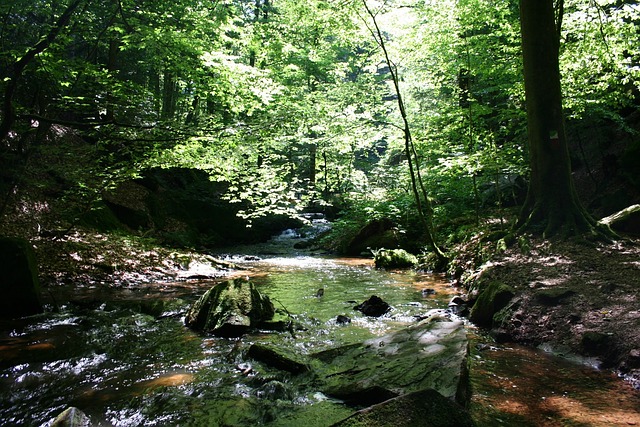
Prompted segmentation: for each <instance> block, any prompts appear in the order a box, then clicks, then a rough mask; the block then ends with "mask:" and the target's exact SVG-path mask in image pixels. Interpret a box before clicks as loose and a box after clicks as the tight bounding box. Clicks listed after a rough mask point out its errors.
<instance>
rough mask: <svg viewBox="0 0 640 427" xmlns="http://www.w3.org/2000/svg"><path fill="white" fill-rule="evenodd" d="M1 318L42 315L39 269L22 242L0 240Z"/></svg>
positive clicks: (24, 241)
mask: <svg viewBox="0 0 640 427" xmlns="http://www.w3.org/2000/svg"><path fill="white" fill-rule="evenodd" d="M0 263H1V264H2V266H3V269H2V272H1V274H2V278H1V279H0V293H1V294H2V298H0V317H1V318H15V317H22V316H29V315H32V314H37V313H42V303H41V300H40V280H39V278H38V266H37V263H36V259H35V254H34V252H33V248H32V247H31V244H30V243H29V242H28V241H26V240H24V239H17V238H9V237H2V238H0Z"/></svg>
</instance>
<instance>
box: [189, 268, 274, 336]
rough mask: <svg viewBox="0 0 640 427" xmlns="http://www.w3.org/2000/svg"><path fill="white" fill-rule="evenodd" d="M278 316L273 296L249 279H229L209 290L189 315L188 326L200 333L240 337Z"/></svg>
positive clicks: (195, 304) (191, 309) (191, 308)
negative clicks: (270, 298)
mask: <svg viewBox="0 0 640 427" xmlns="http://www.w3.org/2000/svg"><path fill="white" fill-rule="evenodd" d="M274 314H275V308H274V306H273V303H272V302H271V301H270V300H269V297H268V296H266V295H262V294H261V293H260V292H259V291H258V289H257V288H256V286H255V285H254V284H253V283H252V282H250V281H247V280H241V279H236V280H228V281H226V282H222V283H219V284H217V285H215V286H214V287H212V288H211V289H209V290H208V291H207V292H206V293H205V294H204V295H203V296H202V297H200V299H199V300H198V301H196V302H195V303H194V304H193V305H192V306H191V307H190V308H189V311H188V312H187V315H186V317H185V324H186V325H187V326H188V327H190V328H192V329H195V330H197V331H201V332H205V333H212V334H214V335H220V336H229V337H237V336H240V335H242V334H244V333H245V332H246V331H247V330H248V329H249V328H250V327H255V326H257V325H258V324H259V323H260V322H265V321H268V320H271V319H272V318H273V315H274Z"/></svg>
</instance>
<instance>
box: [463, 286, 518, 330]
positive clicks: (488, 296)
mask: <svg viewBox="0 0 640 427" xmlns="http://www.w3.org/2000/svg"><path fill="white" fill-rule="evenodd" d="M514 296H515V291H514V289H513V288H512V287H511V286H508V285H505V284H504V283H502V282H498V281H494V282H489V284H488V285H487V286H486V287H485V288H484V289H483V290H482V291H481V292H480V294H479V295H478V299H477V300H476V302H475V304H474V305H473V308H472V309H471V315H470V319H471V321H472V322H473V323H475V324H476V325H478V326H483V327H491V326H493V324H494V316H495V315H496V313H498V312H500V310H502V309H503V308H505V307H506V306H507V304H509V301H511V299H512V298H513V297H514Z"/></svg>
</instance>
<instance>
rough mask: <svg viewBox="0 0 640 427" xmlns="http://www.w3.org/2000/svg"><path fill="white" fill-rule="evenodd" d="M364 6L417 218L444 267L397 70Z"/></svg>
mask: <svg viewBox="0 0 640 427" xmlns="http://www.w3.org/2000/svg"><path fill="white" fill-rule="evenodd" d="M362 3H363V4H364V8H365V10H366V11H367V14H368V15H369V16H370V17H371V20H372V22H373V28H372V29H371V33H372V35H373V36H374V38H375V40H376V42H377V43H378V45H379V46H380V49H382V52H383V54H384V57H385V62H386V63H387V65H388V66H389V72H390V74H391V80H392V81H393V86H394V89H395V91H396V96H397V99H398V109H399V111H400V116H401V117H402V122H403V131H404V143H405V154H406V157H407V161H408V164H409V175H410V177H411V190H412V192H413V197H414V199H415V202H416V207H417V210H418V216H419V217H420V221H421V222H422V225H423V227H424V229H425V235H426V239H427V245H429V247H430V248H431V250H432V251H433V253H434V254H435V255H436V256H437V258H438V261H439V263H440V264H441V266H442V267H444V266H445V265H446V264H447V262H448V260H447V257H446V255H445V254H444V252H442V250H441V249H440V247H439V246H438V245H437V243H436V241H435V236H434V233H433V222H432V217H433V207H432V206H431V201H430V199H429V195H428V194H427V191H426V188H425V186H424V184H423V182H422V176H421V175H420V166H419V159H418V153H417V151H416V149H415V145H414V144H413V138H412V136H411V128H410V126H409V120H408V118H407V112H406V109H405V105H404V101H403V99H402V92H401V91H400V79H399V77H398V73H397V68H396V66H395V64H394V63H393V62H392V61H391V58H390V57H389V52H388V51H387V47H386V44H385V42H384V35H383V34H382V31H381V30H380V27H379V26H378V21H377V20H376V15H375V14H374V13H373V11H372V10H371V9H370V8H369V5H368V4H367V2H366V0H362Z"/></svg>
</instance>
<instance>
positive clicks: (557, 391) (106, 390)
mask: <svg viewBox="0 0 640 427" xmlns="http://www.w3.org/2000/svg"><path fill="white" fill-rule="evenodd" d="M288 237H295V236H288ZM293 241H295V239H293ZM282 248H283V242H282V239H280V240H278V239H276V240H275V241H274V242H272V243H270V244H269V245H262V246H252V247H245V248H236V249H234V251H232V252H230V253H228V254H227V257H228V259H229V260H231V261H233V262H235V263H237V265H238V266H239V267H240V268H241V269H242V271H240V272H238V273H237V274H238V275H242V276H245V275H246V276H249V277H251V279H252V280H253V281H254V282H255V283H256V284H257V285H259V289H260V290H261V291H262V292H263V293H264V294H266V295H268V296H269V297H270V298H271V299H272V301H273V302H274V304H275V306H276V308H277V309H279V312H280V316H281V317H283V318H293V319H294V320H295V322H296V323H297V324H298V325H300V328H298V330H296V331H295V333H294V334H291V333H288V332H281V333H267V332H264V331H256V332H255V333H252V334H249V335H247V336H245V337H243V338H241V339H224V338H216V337H207V336H202V335H199V334H197V333H195V332H193V331H191V330H189V329H187V328H186V327H184V326H183V315H184V312H185V311H186V309H187V308H188V307H189V305H190V304H191V303H192V302H194V301H195V300H196V299H197V298H198V297H199V296H200V295H202V294H203V293H204V292H205V291H206V290H208V289H209V288H210V287H211V286H212V285H213V284H214V283H215V282H214V281H192V282H189V281H184V282H176V283H158V284H153V285H148V284H145V285H140V286H137V287H130V288H122V287H120V288H113V289H111V288H109V289H105V288H104V287H102V288H97V287H95V288H86V287H83V288H78V287H73V286H71V287H69V288H64V289H63V288H60V289H51V293H52V295H53V296H54V297H55V299H56V302H57V303H58V304H59V305H60V309H59V310H57V311H55V312H53V311H52V312H48V313H45V314H43V315H39V316H33V317H29V318H25V319H21V320H16V321H12V322H4V323H0V425H3V426H9V425H16V426H18V425H25V426H39V425H48V424H50V423H51V421H52V420H53V418H54V417H55V416H56V415H57V414H58V413H60V412H61V411H63V410H64V409H65V408H67V407H68V406H76V407H78V408H80V409H81V410H82V411H84V412H85V413H86V414H88V415H89V416H90V417H91V419H92V421H93V422H94V424H95V425H102V426H153V425H162V426H173V425H180V426H222V425H225V426H247V425H269V426H300V425H304V426H305V427H314V426H318V427H324V426H328V425H331V424H332V423H334V422H336V421H338V420H340V419H342V418H344V417H346V416H348V415H349V414H351V413H352V412H353V410H354V408H350V407H347V406H346V405H344V404H343V403H342V402H340V401H337V400H333V399H330V398H328V397H327V396H324V395H322V394H321V393H319V392H318V391H317V390H314V389H313V388H310V387H309V386H308V385H306V386H302V385H301V384H300V383H298V380H297V379H296V378H295V377H292V376H291V375H290V374H286V373H282V372H279V371H276V370H273V369H270V368H268V367H266V366H262V365H260V364H259V363H258V362H254V361H251V360H247V359H246V358H245V357H244V354H245V352H246V350H247V349H248V347H249V345H250V344H251V343H255V342H262V343H267V344H271V345H275V346H278V347H281V348H285V349H288V350H290V351H293V352H296V353H298V354H310V353H314V352H317V351H321V350H324V349H328V348H333V347H338V346H340V345H345V344H349V343H355V342H361V341H363V340H365V339H368V338H371V337H373V336H379V335H383V334H386V333H388V332H390V331H393V330H396V329H398V328H401V327H404V326H406V325H407V324H408V323H411V322H413V321H414V319H415V316H420V315H422V314H424V313H426V312H427V311H429V310H431V309H435V308H440V309H442V308H446V306H447V303H448V301H449V299H450V298H451V296H452V295H453V294H454V293H455V289H453V288H451V287H450V286H449V284H448V283H447V282H446V281H445V280H444V278H442V277H441V276H438V275H433V274H428V273H421V272H415V271H383V270H377V269H375V268H373V265H372V262H371V261H370V260H366V259H348V258H332V257H326V256H321V255H310V254H309V253H296V252H295V251H291V250H290V249H284V250H283V249H282ZM248 255H250V256H248ZM319 289H323V290H324V291H323V294H322V296H318V290H319ZM423 289H433V290H434V291H435V294H430V295H423V293H422V290H423ZM371 295H377V296H379V297H381V298H382V299H384V300H385V301H387V302H388V303H389V304H391V306H392V307H393V310H392V311H391V312H390V313H389V314H388V315H385V316H383V317H382V318H377V319H375V318H367V317H366V316H362V315H361V314H360V313H359V312H356V311H354V310H353V306H354V305H355V304H357V303H360V302H362V301H364V300H366V299H367V298H369V297H370V296H371ZM338 315H346V316H348V317H350V318H351V319H352V321H351V323H348V324H346V325H341V324H338V323H337V322H336V317H337V316H338ZM470 335H471V336H472V344H471V345H472V348H475V344H476V343H480V342H485V341H486V339H485V338H483V337H481V336H478V335H476V333H475V332H474V330H473V328H472V327H470ZM483 348H484V347H483ZM487 348H488V349H487V350H484V351H476V350H474V351H473V352H472V366H473V370H472V384H473V388H474V392H475V393H476V394H475V396H474V398H473V402H472V405H471V409H472V412H473V414H474V417H475V418H476V419H477V420H478V423H479V425H486V426H493V425H550V426H551V425H558V426H560V425H576V426H591V425H603V426H604V425H640V416H639V415H638V411H639V408H640V398H639V396H638V394H637V392H634V391H633V390H631V388H630V387H626V386H625V384H624V383H623V382H622V381H620V380H619V379H616V378H614V377H613V376H612V375H610V374H608V373H606V372H600V371H597V370H595V369H593V368H590V367H586V366H584V364H578V363H571V362H567V361H566V360H563V359H560V358H558V357H552V356H550V355H548V354H545V353H543V352H539V351H535V350H531V349H523V348H514V347H503V348H498V347H487ZM560 373H562V375H560ZM594 390H598V391H599V393H596V394H595V396H594ZM585 396H586V397H585ZM563 399H564V400H563ZM581 399H582V400H581ZM549 402H551V403H549ZM572 408H573V409H572ZM576 408H577V410H575V409H576ZM527 423H529V424H527ZM634 423H635V424H634Z"/></svg>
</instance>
